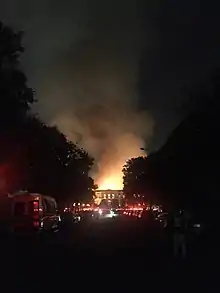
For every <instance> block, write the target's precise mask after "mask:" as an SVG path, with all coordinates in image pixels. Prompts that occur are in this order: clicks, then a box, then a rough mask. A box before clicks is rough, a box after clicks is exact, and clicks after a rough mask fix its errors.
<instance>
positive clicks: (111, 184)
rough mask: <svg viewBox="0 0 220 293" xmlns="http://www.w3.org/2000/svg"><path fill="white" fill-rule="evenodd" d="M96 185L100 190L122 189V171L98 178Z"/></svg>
mask: <svg viewBox="0 0 220 293" xmlns="http://www.w3.org/2000/svg"><path fill="white" fill-rule="evenodd" d="M98 186H99V189H100V190H107V189H112V190H122V189H123V179H122V173H121V172H120V174H119V173H118V174H114V175H110V176H109V177H106V178H102V179H100V180H98Z"/></svg>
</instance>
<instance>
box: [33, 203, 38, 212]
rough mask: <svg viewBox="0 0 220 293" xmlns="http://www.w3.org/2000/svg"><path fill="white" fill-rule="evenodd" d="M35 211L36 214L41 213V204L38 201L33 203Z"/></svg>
mask: <svg viewBox="0 0 220 293" xmlns="http://www.w3.org/2000/svg"><path fill="white" fill-rule="evenodd" d="M33 210H34V212H35V213H36V212H39V202H38V201H34V202H33Z"/></svg>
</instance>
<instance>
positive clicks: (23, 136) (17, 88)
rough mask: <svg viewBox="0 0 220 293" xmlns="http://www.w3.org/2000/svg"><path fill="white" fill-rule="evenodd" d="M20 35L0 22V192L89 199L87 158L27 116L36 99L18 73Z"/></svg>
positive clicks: (54, 131)
mask: <svg viewBox="0 0 220 293" xmlns="http://www.w3.org/2000/svg"><path fill="white" fill-rule="evenodd" d="M21 40H22V33H21V32H19V33H15V32H14V31H13V30H12V29H11V28H9V27H7V26H5V25H4V24H3V23H0V142H1V147H0V150H1V153H0V154H1V156H0V159H1V165H0V191H1V192H13V191H14V190H16V189H20V188H25V189H28V190H30V191H32V192H41V193H44V194H48V195H52V196H55V197H56V198H57V199H58V200H60V201H71V200H73V199H77V200H83V199H85V198H87V199H88V198H92V189H93V187H94V182H93V180H92V178H90V177H89V171H90V169H91V167H92V164H93V159H92V158H90V156H89V155H88V154H87V153H86V152H85V151H84V150H83V149H81V148H79V147H78V146H77V145H75V144H73V143H72V142H70V141H68V140H67V139H66V137H65V136H64V135H63V134H62V133H60V132H59V130H58V129H57V128H56V127H49V126H48V125H46V124H45V123H43V122H42V121H41V120H40V119H39V118H38V117H37V116H34V115H32V114H31V113H30V108H31V105H32V104H33V103H34V102H35V101H36V100H35V98H34V94H33V90H32V89H31V88H29V87H28V86H27V79H26V76H25V74H24V73H23V72H22V71H21V69H20V62H19V56H20V54H21V53H22V52H23V51H24V48H23V46H22V44H21Z"/></svg>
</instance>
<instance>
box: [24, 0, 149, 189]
mask: <svg viewBox="0 0 220 293" xmlns="http://www.w3.org/2000/svg"><path fill="white" fill-rule="evenodd" d="M39 2H41V1H39ZM63 2H67V1H63ZM72 2H74V5H75V6H74V8H75V9H73V10H71V11H72V14H71V13H69V12H68V6H67V7H66V8H64V7H63V11H62V9H58V10H59V11H58V12H57V14H56V15H55V12H53V13H54V14H53V15H52V14H51V13H52V12H51V11H50V12H47V13H46V12H45V11H47V10H45V9H46V4H45V3H49V1H44V5H43V6H41V7H40V5H39V6H38V7H35V8H36V9H38V10H36V11H38V12H39V13H41V21H40V18H37V16H36V15H37V14H36V13H35V18H34V20H30V19H29V20H27V23H29V26H30V28H31V29H30V33H31V31H32V33H33V32H34V31H35V32H36V34H35V43H34V44H35V46H34V45H33V44H32V45H31V49H30V50H29V51H28V52H27V53H28V54H29V56H32V58H33V59H34V68H35V71H34V73H33V76H34V78H33V80H34V82H35V84H36V87H37V97H38V100H39V103H38V105H37V110H39V111H40V113H41V115H42V117H43V118H44V119H46V120H47V122H49V123H50V124H52V125H54V124H55V125H57V126H58V127H59V129H60V130H61V131H63V132H64V133H65V134H66V136H67V137H68V138H69V139H71V140H72V141H73V142H77V143H78V144H79V145H80V146H82V147H83V148H85V149H86V150H87V151H88V152H89V154H91V155H92V156H93V157H94V158H95V160H96V164H95V166H94V168H93V170H92V176H93V178H94V179H95V180H96V182H97V183H98V184H99V186H100V188H112V189H114V188H115V189H117V188H122V173H121V171H122V167H123V165H124V163H125V162H126V160H128V159H129V158H130V157H133V156H139V155H143V151H142V152H141V151H140V147H142V146H143V145H144V144H145V142H146V141H147V140H148V139H149V138H150V136H151V135H152V129H153V121H152V119H151V117H150V116H149V115H148V113H144V112H140V111H139V110H138V105H137V101H138V99H137V97H138V90H137V82H138V65H139V57H140V53H141V46H142V44H141V13H140V11H141V5H140V4H141V1H135V0H131V1H119V0H118V1H82V0H81V1H80V4H79V3H78V1H72ZM42 3H43V2H41V4H42ZM53 3H54V8H53V9H54V11H56V1H53ZM35 5H36V4H35ZM63 5H65V3H64V4H63ZM69 5H70V3H69ZM71 5H73V4H71ZM69 10H70V9H69ZM43 11H44V12H43ZM45 13H46V15H47V16H46V15H45ZM52 16H53V17H52ZM38 21H39V23H38ZM27 23H26V24H27ZM30 24H31V25H30ZM36 26H40V27H38V29H36ZM32 38H33V37H32ZM36 40H37V41H36ZM26 42H27V45H28V43H31V40H30V39H29V36H28V35H27V37H26ZM42 60H43V61H42ZM38 63H39V64H41V66H40V65H39V64H38ZM32 66H33V64H32ZM29 67H30V66H29Z"/></svg>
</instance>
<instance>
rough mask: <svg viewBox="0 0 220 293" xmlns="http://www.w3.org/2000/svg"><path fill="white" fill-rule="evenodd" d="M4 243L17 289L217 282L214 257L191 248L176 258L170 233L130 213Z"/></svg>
mask: <svg viewBox="0 0 220 293" xmlns="http://www.w3.org/2000/svg"><path fill="white" fill-rule="evenodd" d="M6 245H7V247H5V248H6V250H8V249H10V250H11V252H12V253H10V255H9V253H5V256H6V258H4V257H3V258H4V259H5V261H6V263H7V265H8V266H9V269H10V271H11V274H10V277H11V278H13V280H16V281H15V282H13V283H12V285H13V284H16V287H17V289H18V288H21V290H22V292H23V289H24V288H26V289H27V288H28V290H29V291H32V290H34V289H37V288H38V286H39V288H40V287H42V285H43V286H44V287H45V288H49V289H50V290H55V289H57V288H58V287H59V286H61V287H63V288H64V287H65V286H67V287H68V286H74V284H75V283H76V286H79V285H80V286H82V289H85V288H87V286H88V285H89V284H90V287H93V286H97V290H96V291H99V290H100V291H102V286H106V287H107V288H106V289H105V290H107V291H108V290H110V289H111V290H112V288H114V291H116V292H118V291H119V290H120V291H121V290H123V288H124V290H128V289H129V288H132V287H133V288H136V290H139V287H140V289H141V290H143V287H146V288H148V291H150V290H152V292H153V290H155V289H156V291H157V292H162V291H164V290H167V289H169V290H173V291H172V292H182V291H181V290H183V291H185V290H187V288H193V289H194V288H195V289H198V290H200V292H201V291H202V289H204V292H207V291H206V290H209V292H214V291H212V288H213V289H215V288H216V286H217V284H216V281H215V276H216V274H215V273H214V274H213V271H215V270H216V269H214V268H215V267H216V264H215V262H214V260H213V257H211V256H210V258H208V257H206V256H207V255H203V257H202V255H201V254H204V253H203V252H200V253H196V252H194V253H193V257H192V256H188V258H187V259H185V260H181V259H179V260H177V259H175V258H174V257H173V255H172V239H170V238H169V237H167V235H166V233H165V232H164V230H163V229H162V228H161V227H154V229H150V228H149V227H147V223H145V222H144V221H142V220H137V219H133V218H132V219H130V218H126V217H121V218H120V217H119V218H117V219H103V220H99V221H92V220H88V221H85V222H83V221H82V222H81V223H79V224H77V225H75V226H72V227H68V228H67V229H65V230H64V229H63V230H60V231H59V232H56V233H48V234H39V235H35V236H33V235H32V236H29V235H28V236H27V235H26V236H20V237H17V238H16V239H11V240H10V244H9V243H8V242H7V244H6ZM9 260H10V261H9ZM216 260H217V259H216ZM12 268H13V269H12ZM211 272H212V273H211ZM36 276H37V280H38V281H37V282H36ZM210 276H211V279H210ZM104 282H106V283H104ZM103 283H104V284H103ZM33 284H35V285H34V288H33ZM206 284H209V285H207V286H208V287H206ZM84 286H85V287H84ZM121 288H122V289H121ZM205 288H206V289H205ZM16 292H18V291H16ZM150 292H151V291H150Z"/></svg>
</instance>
